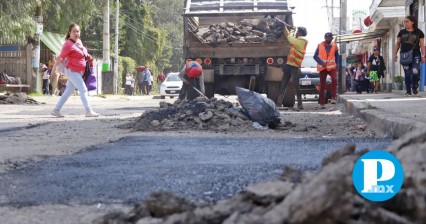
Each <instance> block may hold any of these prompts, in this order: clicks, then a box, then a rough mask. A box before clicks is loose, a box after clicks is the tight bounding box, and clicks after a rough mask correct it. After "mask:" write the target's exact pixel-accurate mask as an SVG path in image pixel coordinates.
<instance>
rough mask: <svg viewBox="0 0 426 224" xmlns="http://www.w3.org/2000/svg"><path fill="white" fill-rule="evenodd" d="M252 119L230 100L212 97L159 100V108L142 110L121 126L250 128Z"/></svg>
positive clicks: (147, 129)
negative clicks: (140, 113)
mask: <svg viewBox="0 0 426 224" xmlns="http://www.w3.org/2000/svg"><path fill="white" fill-rule="evenodd" d="M252 124H253V123H252V122H251V121H250V119H249V118H248V117H247V115H245V114H244V113H243V112H242V109H241V108H240V107H236V106H235V105H233V104H232V103H231V102H227V101H224V100H217V99H216V98H214V97H212V98H210V99H205V98H202V97H198V98H196V99H194V100H191V101H188V100H183V101H181V100H176V101H175V102H174V103H173V104H171V103H167V102H164V101H162V102H160V109H159V110H152V111H146V112H145V113H143V114H142V115H141V116H140V117H139V118H137V119H136V121H134V122H132V123H129V124H126V125H125V126H124V128H128V129H134V130H137V131H167V130H209V131H238V130H248V129H253V128H252Z"/></svg>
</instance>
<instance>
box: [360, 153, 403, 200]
mask: <svg viewBox="0 0 426 224" xmlns="http://www.w3.org/2000/svg"><path fill="white" fill-rule="evenodd" d="M352 180H353V183H354V186H355V188H356V190H357V191H358V193H359V194H360V195H361V196H363V197H364V198H366V199H368V200H370V201H386V200H389V199H390V198H392V197H393V196H395V195H396V193H398V191H399V190H400V189H401V186H402V183H403V181H404V171H403V169H402V166H401V163H400V162H399V161H398V159H397V158H396V157H395V156H393V155H392V154H390V153H388V152H386V151H383V150H373V151H370V152H368V153H366V154H364V155H363V156H361V157H360V158H359V159H358V160H357V162H356V163H355V166H354V170H353V172H352Z"/></svg>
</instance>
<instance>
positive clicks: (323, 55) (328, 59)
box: [317, 43, 337, 72]
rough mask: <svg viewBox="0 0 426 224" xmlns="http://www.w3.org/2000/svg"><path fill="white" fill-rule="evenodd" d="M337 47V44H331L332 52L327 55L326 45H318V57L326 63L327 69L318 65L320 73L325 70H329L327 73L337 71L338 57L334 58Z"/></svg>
mask: <svg viewBox="0 0 426 224" xmlns="http://www.w3.org/2000/svg"><path fill="white" fill-rule="evenodd" d="M336 50H337V46H336V44H334V43H332V44H331V49H330V52H329V53H328V54H327V50H326V49H325V44H324V43H320V44H318V57H319V58H320V59H321V60H322V61H323V62H324V63H325V68H324V67H323V66H322V65H320V64H318V65H317V70H318V71H319V72H320V71H322V70H324V69H327V71H331V70H333V69H336V67H337V66H336V57H334V54H335V53H336Z"/></svg>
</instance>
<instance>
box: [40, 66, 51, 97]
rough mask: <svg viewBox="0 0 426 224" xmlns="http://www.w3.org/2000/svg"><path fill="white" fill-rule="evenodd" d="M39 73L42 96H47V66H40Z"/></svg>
mask: <svg viewBox="0 0 426 224" xmlns="http://www.w3.org/2000/svg"><path fill="white" fill-rule="evenodd" d="M41 72H42V76H43V87H42V90H43V95H49V76H50V75H49V70H48V69H47V66H46V65H45V64H42V66H41Z"/></svg>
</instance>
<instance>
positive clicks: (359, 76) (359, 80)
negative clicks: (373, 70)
mask: <svg viewBox="0 0 426 224" xmlns="http://www.w3.org/2000/svg"><path fill="white" fill-rule="evenodd" d="M355 65H356V66H357V67H356V68H355V70H354V90H355V91H356V93H357V94H361V93H362V90H363V89H365V88H366V87H364V86H365V84H364V83H365V75H364V70H363V68H362V63H356V64H355Z"/></svg>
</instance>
